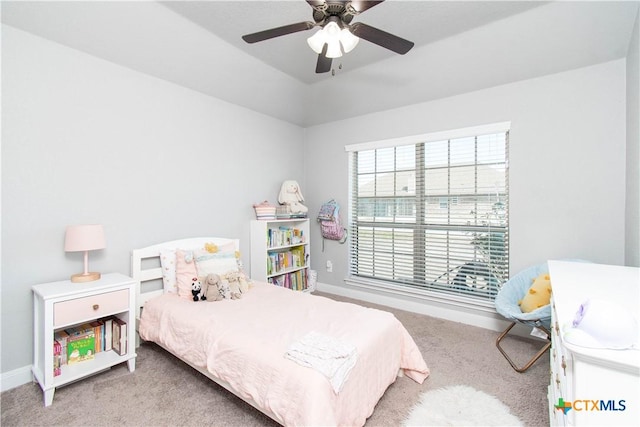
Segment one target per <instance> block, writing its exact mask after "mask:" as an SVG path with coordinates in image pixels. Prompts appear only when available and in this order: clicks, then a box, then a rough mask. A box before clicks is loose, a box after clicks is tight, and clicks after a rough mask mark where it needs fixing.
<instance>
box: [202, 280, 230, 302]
mask: <svg viewBox="0 0 640 427" xmlns="http://www.w3.org/2000/svg"><path fill="white" fill-rule="evenodd" d="M204 284H205V286H204V292H205V296H206V298H207V301H211V302H214V301H222V300H223V299H230V298H231V291H230V289H229V282H227V281H226V280H222V279H221V278H220V276H218V275H217V274H214V273H211V274H208V275H207V277H206V278H205V279H204Z"/></svg>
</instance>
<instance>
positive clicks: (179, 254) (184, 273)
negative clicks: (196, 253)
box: [176, 249, 198, 301]
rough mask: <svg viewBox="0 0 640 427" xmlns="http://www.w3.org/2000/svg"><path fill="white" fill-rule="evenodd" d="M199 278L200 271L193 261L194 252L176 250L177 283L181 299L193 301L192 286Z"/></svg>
mask: <svg viewBox="0 0 640 427" xmlns="http://www.w3.org/2000/svg"><path fill="white" fill-rule="evenodd" d="M197 277H198V270H197V269H196V263H195V260H194V259H193V251H190V250H183V249H177V250H176V283H177V286H178V296H179V297H180V298H185V299H188V300H189V301H193V295H191V284H192V283H193V279H194V278H197Z"/></svg>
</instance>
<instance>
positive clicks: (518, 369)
mask: <svg viewBox="0 0 640 427" xmlns="http://www.w3.org/2000/svg"><path fill="white" fill-rule="evenodd" d="M516 323H525V324H529V325H530V326H533V327H535V328H538V329H541V330H542V331H543V332H544V333H546V334H547V341H548V342H547V343H546V344H545V345H544V346H543V347H542V348H541V349H540V351H538V352H537V353H536V354H535V355H534V356H533V357H532V358H531V359H530V360H529V361H528V362H527V363H526V364H525V365H524V366H523V367H518V366H517V365H516V364H515V362H514V361H513V360H511V357H509V355H508V354H507V352H506V351H505V350H504V349H503V348H502V347H501V346H500V342H501V341H502V340H503V339H504V338H505V337H506V336H507V334H509V331H511V328H513V327H514V326H515V325H516ZM496 347H498V350H500V353H502V355H503V356H504V358H505V359H507V361H508V362H509V364H510V365H511V367H512V368H513V369H515V370H516V372H520V373H523V372H525V371H526V370H527V369H529V368H530V367H531V366H533V364H534V363H536V361H537V360H538V359H540V357H542V355H543V354H544V353H546V351H547V350H549V348H551V332H550V331H549V329H547V328H546V327H545V326H543V325H542V323H541V322H540V321H535V322H511V324H510V325H509V326H507V328H506V329H505V330H504V331H503V332H502V333H501V334H500V335H499V336H498V338H497V339H496Z"/></svg>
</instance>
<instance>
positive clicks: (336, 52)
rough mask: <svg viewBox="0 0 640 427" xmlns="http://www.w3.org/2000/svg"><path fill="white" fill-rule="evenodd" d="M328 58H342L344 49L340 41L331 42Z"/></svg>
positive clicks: (328, 48)
mask: <svg viewBox="0 0 640 427" xmlns="http://www.w3.org/2000/svg"><path fill="white" fill-rule="evenodd" d="M325 56H326V57H327V58H340V57H341V56H342V49H340V41H338V40H331V41H329V43H328V46H327V53H326V54H325Z"/></svg>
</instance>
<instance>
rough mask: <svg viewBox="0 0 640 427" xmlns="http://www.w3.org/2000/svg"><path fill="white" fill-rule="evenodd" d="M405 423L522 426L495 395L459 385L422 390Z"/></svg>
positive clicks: (411, 424) (408, 424) (412, 424)
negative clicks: (423, 391)
mask: <svg viewBox="0 0 640 427" xmlns="http://www.w3.org/2000/svg"><path fill="white" fill-rule="evenodd" d="M404 425H405V426H522V422H521V421H520V420H519V419H518V418H517V417H515V416H514V415H512V414H511V412H510V411H509V407H507V406H506V405H505V404H504V403H502V402H501V401H500V400H498V399H496V398H495V397H493V396H490V395H488V394H486V393H484V392H481V391H479V390H476V389H474V388H472V387H468V386H464V385H456V386H451V387H445V388H439V389H437V390H431V391H427V392H425V393H423V394H422V396H421V397H420V400H419V401H418V403H416V405H415V406H414V407H413V409H412V410H411V413H410V414H409V416H408V418H407V419H406V420H405V422H404Z"/></svg>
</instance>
